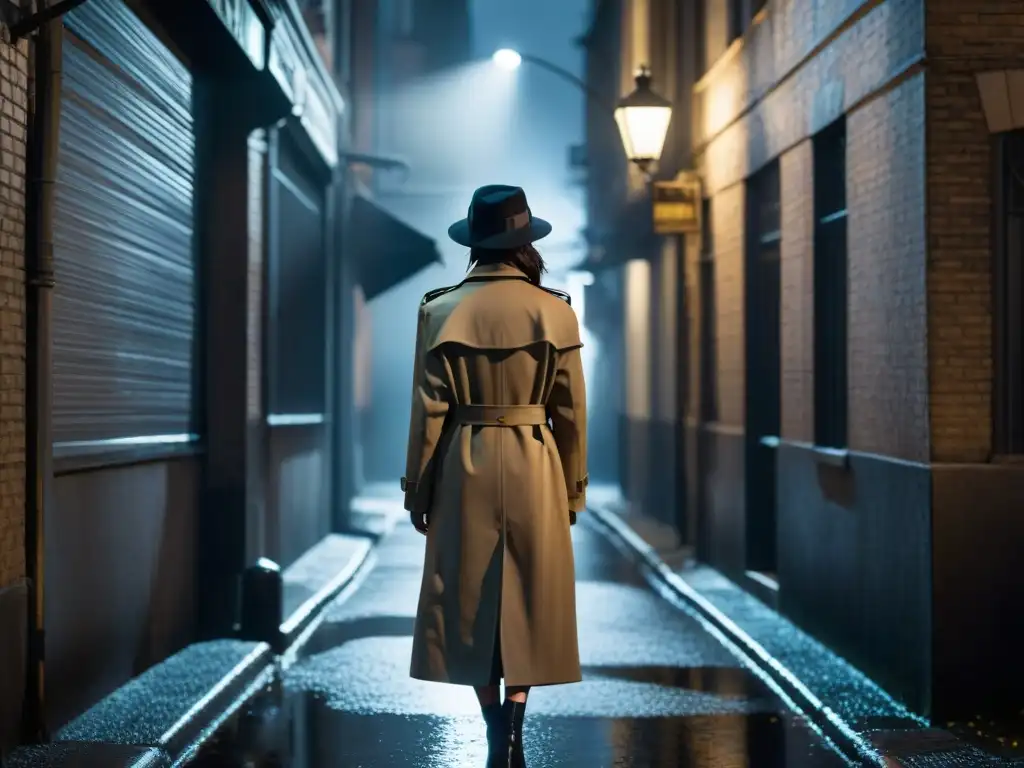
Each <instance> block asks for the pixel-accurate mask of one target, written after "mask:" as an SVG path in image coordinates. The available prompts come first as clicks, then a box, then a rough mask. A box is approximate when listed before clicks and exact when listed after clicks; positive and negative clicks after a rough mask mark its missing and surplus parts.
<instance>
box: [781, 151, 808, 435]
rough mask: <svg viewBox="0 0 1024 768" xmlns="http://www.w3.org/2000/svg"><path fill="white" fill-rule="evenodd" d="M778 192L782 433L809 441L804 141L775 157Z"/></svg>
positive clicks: (805, 158)
mask: <svg viewBox="0 0 1024 768" xmlns="http://www.w3.org/2000/svg"><path fill="white" fill-rule="evenodd" d="M779 175H780V186H781V190H782V263H781V271H782V274H781V283H782V288H781V290H782V306H781V312H780V325H781V328H780V337H781V338H780V341H781V344H782V350H781V357H782V437H784V438H786V439H787V440H797V441H800V442H812V441H813V440H814V408H813V407H812V404H813V403H814V197H813V194H814V154H813V147H812V144H811V142H810V141H803V142H801V143H800V144H797V145H796V146H795V147H794V148H793V149H791V150H789V152H786V153H785V154H784V155H783V156H782V157H781V158H780V160H779Z"/></svg>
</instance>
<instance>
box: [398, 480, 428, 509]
mask: <svg viewBox="0 0 1024 768" xmlns="http://www.w3.org/2000/svg"><path fill="white" fill-rule="evenodd" d="M402 491H403V492H404V493H405V510H406V512H416V513H418V514H426V513H427V512H428V511H429V510H428V509H427V508H428V507H429V506H430V505H429V504H427V503H426V502H425V501H424V499H423V496H422V494H421V493H420V484H419V483H418V482H416V481H415V480H409V479H408V478H405V477H403V478H402Z"/></svg>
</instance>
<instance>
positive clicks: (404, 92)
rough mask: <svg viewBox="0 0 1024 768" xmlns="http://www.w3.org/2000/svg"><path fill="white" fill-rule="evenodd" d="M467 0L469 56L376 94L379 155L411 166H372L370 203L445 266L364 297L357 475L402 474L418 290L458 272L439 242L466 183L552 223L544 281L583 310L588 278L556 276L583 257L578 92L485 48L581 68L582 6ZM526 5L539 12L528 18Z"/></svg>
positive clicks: (453, 253)
mask: <svg viewBox="0 0 1024 768" xmlns="http://www.w3.org/2000/svg"><path fill="white" fill-rule="evenodd" d="M476 5H477V6H478V7H479V10H477V11H476V13H475V18H474V30H473V33H474V50H475V52H476V54H477V56H478V57H479V60H478V61H476V62H474V63H471V64H468V65H465V66H462V67H459V68H456V69H452V70H449V71H445V72H441V73H437V74H433V75H431V76H429V77H423V78H419V79H417V80H415V81H413V82H411V83H407V84H405V85H404V86H402V87H400V88H397V89H394V90H392V91H390V92H386V93H384V94H383V95H382V96H381V97H380V100H379V103H378V114H379V118H378V133H377V144H378V146H377V151H379V152H380V153H382V154H388V155H397V156H401V157H403V158H404V159H406V160H407V161H408V162H409V164H410V166H411V171H410V172H409V173H408V174H396V173H391V174H382V173H379V174H378V177H377V179H376V183H375V186H376V196H377V199H378V201H379V202H380V203H381V204H382V205H383V206H384V207H385V208H387V209H388V210H389V211H390V212H392V213H393V214H394V215H396V216H397V217H399V218H400V219H402V220H403V221H405V222H406V223H408V224H410V225H411V226H413V227H415V228H416V229H418V230H419V231H421V232H423V233H424V234H426V235H428V236H430V237H432V238H434V239H435V240H436V241H437V243H438V246H439V250H440V252H441V255H442V257H443V259H444V264H441V265H436V266H434V267H431V268H429V269H427V270H424V271H423V272H421V273H419V274H417V275H416V276H414V277H412V278H410V279H409V280H407V281H405V282H404V283H402V284H401V285H399V286H397V287H395V288H393V289H392V290H390V291H388V292H387V293H385V294H383V295H381V296H379V297H378V298H376V299H374V300H373V301H372V302H370V304H369V312H368V314H369V319H370V326H371V328H370V331H369V339H368V342H369V348H370V350H371V360H372V364H371V370H370V377H371V380H370V386H369V390H370V394H369V400H370V402H369V410H368V412H366V413H365V414H364V416H363V422H362V425H361V432H362V441H361V442H362V448H363V457H362V459H363V460H362V462H361V463H362V474H363V479H364V480H367V481H394V480H396V479H397V478H398V477H399V476H401V475H402V474H403V472H404V464H405V442H406V437H407V431H408V418H409V403H410V392H411V388H412V362H413V354H414V345H415V329H416V314H417V311H418V307H419V302H420V299H421V297H422V296H423V294H424V293H426V292H427V291H428V290H431V289H433V288H437V287H440V286H444V285H451V284H454V283H457V282H458V281H459V280H461V279H462V277H463V276H464V275H465V272H466V266H467V260H468V255H469V253H468V250H467V249H466V248H464V247H462V246H459V245H456V244H455V243H453V242H452V241H451V240H449V239H448V237H447V229H448V226H449V225H450V224H451V223H452V222H453V221H455V220H456V219H459V218H462V217H464V216H465V215H466V209H467V206H468V204H469V200H470V197H471V195H472V192H473V190H474V189H475V188H476V187H478V186H481V185H484V184H495V183H497V184H513V185H518V186H521V187H523V188H524V189H525V190H526V193H527V197H528V198H529V201H530V207H531V208H532V210H533V211H534V213H535V214H536V215H538V216H541V217H542V218H545V219H547V220H548V221H550V222H551V223H552V224H553V226H554V231H553V232H552V234H551V235H549V236H548V237H547V238H546V239H545V240H542V241H541V242H539V243H538V247H539V249H540V251H541V253H542V254H543V255H544V257H545V259H546V261H547V262H548V266H549V270H550V272H551V274H550V276H549V278H548V279H547V281H546V283H547V284H548V285H550V286H552V287H557V288H563V289H568V290H571V292H572V293H573V296H574V301H573V304H574V306H575V307H576V308H577V311H580V309H582V307H583V296H582V284H583V282H585V281H586V279H587V277H586V276H582V275H569V274H567V273H566V271H567V269H568V268H569V267H570V266H572V265H573V264H575V263H578V262H579V261H580V260H582V258H583V256H584V252H583V251H582V250H581V248H580V240H581V236H580V230H581V229H582V227H583V226H584V215H583V202H584V201H583V192H582V188H581V187H580V186H579V185H578V184H576V183H574V180H573V179H572V178H571V172H570V170H569V168H568V164H567V156H568V147H569V145H572V144H578V143H580V142H581V141H582V120H583V102H582V96H581V94H580V93H579V92H578V91H577V90H576V89H574V88H573V87H572V86H571V85H569V84H568V83H565V82H563V81H561V80H559V79H558V78H557V77H554V76H552V75H551V74H550V73H548V72H546V71H543V70H540V69H538V68H536V67H531V66H530V65H529V64H528V63H525V64H524V65H523V66H522V67H521V68H520V69H518V70H516V71H513V72H507V71H504V70H502V69H500V68H498V67H497V66H495V65H494V64H493V63H492V62H491V61H490V54H491V53H492V52H493V51H494V50H496V49H497V48H500V47H503V46H508V47H513V48H517V49H519V50H522V51H524V52H529V53H535V54H538V55H542V56H544V58H546V59H548V60H551V61H553V62H555V63H556V64H558V65H560V66H564V67H565V68H567V69H569V70H570V71H572V72H576V73H579V71H580V67H581V61H582V57H581V55H580V52H579V50H578V49H576V48H575V47H574V46H573V44H572V41H573V39H574V38H575V37H576V36H578V35H579V34H580V33H581V32H582V30H583V24H584V15H583V11H584V9H585V7H586V2H585V0H571V1H570V0H563V1H562V3H561V4H560V6H559V7H558V8H557V10H552V9H551V8H550V7H547V6H545V5H544V4H542V3H538V2H535V0H530V1H529V2H526V1H523V2H519V3H517V4H515V5H514V7H513V8H512V9H513V10H514V11H515V13H514V14H513V13H511V12H509V9H508V8H505V9H499V8H496V7H495V6H498V5H501V4H496V3H493V2H488V0H481V1H480V2H477V3H476ZM548 5H549V6H550V4H548ZM533 6H536V8H537V9H539V12H540V13H541V14H543V15H541V16H531V14H530V10H531V7H533ZM585 336H586V334H585ZM584 344H585V345H587V338H584ZM586 350H587V355H586V358H587V365H588V367H592V366H593V365H594V355H595V354H596V352H597V350H596V348H595V347H594V345H593V343H591V344H589V345H587V347H586Z"/></svg>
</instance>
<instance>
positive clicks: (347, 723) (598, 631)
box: [273, 516, 847, 768]
mask: <svg viewBox="0 0 1024 768" xmlns="http://www.w3.org/2000/svg"><path fill="white" fill-rule="evenodd" d="M573 536H574V542H575V556H576V572H577V580H578V585H577V603H578V610H579V632H580V652H581V660H582V662H583V674H584V681H583V682H582V683H578V684H576V685H567V686H557V687H550V688H539V689H536V690H534V691H533V692H532V693H531V696H530V703H529V706H528V710H527V724H526V726H525V734H524V741H525V743H526V745H527V758H528V761H529V764H530V766H532V768H544V767H546V766H565V767H566V768H575V767H576V766H579V768H602V767H603V766H608V767H611V766H636V767H637V768H643V767H644V766H670V767H671V768H680V767H682V766H694V767H695V768H696V767H699V768H734V767H735V768H739V767H740V766H743V767H745V768H812V767H814V768H817V767H821V768H829V767H830V766H841V765H846V764H847V762H846V761H845V760H844V759H843V758H841V757H840V756H839V755H838V754H837V753H836V752H834V751H833V750H832V749H830V748H829V746H828V745H827V744H826V743H824V742H823V741H822V739H821V738H820V737H819V736H818V735H817V734H816V733H815V732H814V731H813V730H812V729H811V727H810V726H809V725H808V723H807V721H806V720H805V719H804V718H803V717H801V716H799V715H798V714H795V713H792V712H790V711H789V710H788V709H787V707H786V705H785V704H784V703H783V702H782V701H781V700H780V699H779V698H778V697H777V696H775V695H774V694H773V693H772V692H771V691H770V690H768V689H767V688H766V687H764V686H763V685H762V684H761V682H760V681H759V679H758V678H756V677H755V676H754V675H753V674H752V673H750V672H748V671H747V669H746V668H744V667H743V666H742V665H741V664H740V663H739V661H738V660H737V658H736V657H734V656H733V655H732V654H731V653H730V652H729V650H727V648H726V647H725V646H723V645H722V644H721V643H720V642H719V641H718V640H717V639H716V638H715V637H713V636H712V635H711V634H710V633H709V632H708V631H707V630H706V629H705V628H704V627H703V626H702V625H701V624H699V623H698V622H697V620H695V619H693V618H691V617H690V616H688V615H687V614H685V613H683V612H682V611H681V610H679V609H678V608H676V607H674V606H673V605H671V604H669V603H668V602H666V601H664V600H663V599H662V598H661V597H659V596H658V595H656V594H655V593H654V592H652V591H651V589H650V588H649V587H648V586H647V585H646V583H645V582H644V581H643V580H642V579H641V577H640V576H639V574H638V573H637V572H636V571H635V569H634V568H633V566H632V565H630V564H629V563H628V562H627V561H626V559H625V558H624V557H622V556H621V555H620V554H619V553H618V552H617V551H616V550H615V549H614V548H613V547H612V545H611V544H609V543H608V542H607V541H606V540H605V539H604V538H602V537H601V536H600V535H599V534H598V533H597V532H596V531H595V530H594V529H593V528H591V527H590V526H589V525H588V524H587V523H586V522H585V521H584V520H583V516H581V523H580V524H579V525H577V526H576V527H575V528H574V532H573ZM423 547H424V539H423V538H422V537H421V536H419V534H417V533H416V532H415V531H414V530H412V528H411V527H409V526H407V525H399V527H398V528H397V530H396V531H395V532H394V533H392V534H390V535H389V536H388V537H386V538H385V539H384V540H383V541H382V542H381V544H380V546H379V547H378V549H377V563H376V565H375V566H374V567H373V569H372V570H371V571H370V572H369V574H368V575H367V576H366V578H365V580H364V581H363V583H362V584H361V585H360V586H359V588H358V589H357V591H355V592H354V593H353V594H351V595H350V596H348V597H347V598H343V599H342V600H339V601H338V602H337V603H335V604H334V605H332V606H331V607H330V608H328V609H327V614H326V617H325V620H324V622H323V624H322V625H321V626H320V627H319V629H318V630H317V631H316V633H315V635H314V636H313V637H312V638H311V640H310V642H309V643H308V644H307V646H306V649H305V652H304V656H303V658H302V659H300V660H299V661H298V662H297V663H295V664H294V665H292V666H291V667H290V668H289V669H288V670H287V672H286V673H285V678H284V690H285V697H286V703H285V704H284V706H283V709H284V710H285V711H287V712H288V719H289V721H290V722H289V729H290V731H291V736H290V738H289V739H288V740H287V741H288V747H287V748H286V751H287V753H288V754H279V755H277V756H276V757H275V760H274V761H273V764H275V765H288V766H291V767H292V768H363V767H365V768H370V767H371V766H395V767H396V768H397V767H398V766H417V767H418V768H427V767H429V766H436V767H437V768H441V767H442V766H444V767H446V768H447V767H448V766H456V767H460V768H461V767H462V766H467V767H471V766H483V765H484V762H485V742H484V733H483V726H482V723H481V721H480V715H479V709H478V706H477V704H476V700H475V698H474V696H473V693H472V690H470V689H468V688H462V687H457V686H448V685H438V684H432V683H425V682H420V681H416V680H412V679H410V678H409V675H408V670H409V654H410V650H411V644H412V626H413V616H414V615H415V609H416V599H417V594H418V590H419V583H420V573H421V568H422V559H423Z"/></svg>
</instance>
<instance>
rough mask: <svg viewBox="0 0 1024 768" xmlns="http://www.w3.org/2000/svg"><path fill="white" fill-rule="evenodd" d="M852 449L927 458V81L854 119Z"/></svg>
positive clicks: (916, 80)
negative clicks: (925, 133) (925, 103)
mask: <svg viewBox="0 0 1024 768" xmlns="http://www.w3.org/2000/svg"><path fill="white" fill-rule="evenodd" d="M846 133H847V150H846V162H847V180H846V188H847V191H846V195H847V208H848V211H849V219H848V242H849V245H848V249H849V273H848V280H849V283H848V285H849V288H848V291H849V293H848V301H849V315H848V338H849V341H848V345H849V346H848V349H847V354H848V361H849V362H848V372H849V373H848V381H849V414H850V421H849V436H850V447H851V448H853V449H856V450H860V451H866V452H868V453H878V454H884V455H887V456H896V457H899V458H902V459H907V460H911V461H927V460H928V378H927V377H928V360H927V325H926V317H927V315H926V313H927V306H926V289H925V220H924V217H925V197H924V142H923V134H924V76H923V75H920V74H919V75H916V76H914V77H913V78H911V79H910V80H908V81H906V82H904V83H903V84H902V85H900V86H898V87H896V88H894V89H893V90H891V91H888V92H887V93H885V94H883V95H881V96H879V97H878V98H876V99H874V100H872V101H870V102H868V103H867V104H865V105H864V106H863V107H861V108H860V109H857V110H856V111H854V112H852V113H850V114H849V115H848V117H847V124H846Z"/></svg>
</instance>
